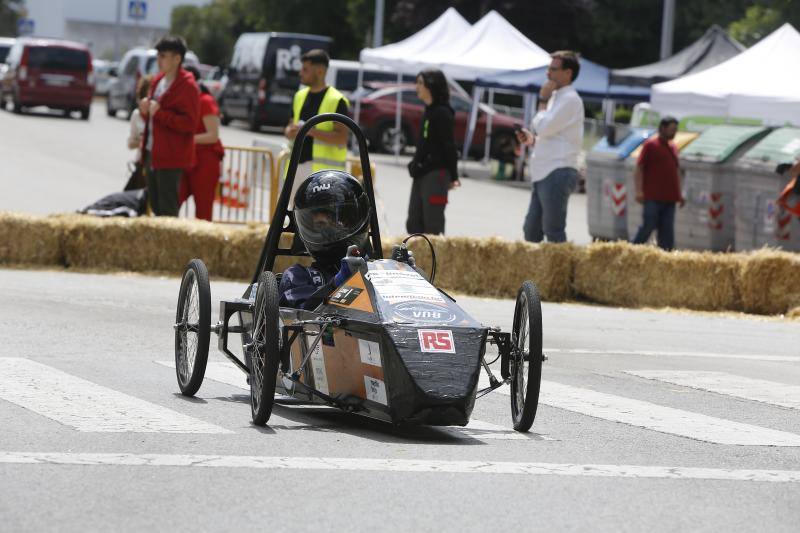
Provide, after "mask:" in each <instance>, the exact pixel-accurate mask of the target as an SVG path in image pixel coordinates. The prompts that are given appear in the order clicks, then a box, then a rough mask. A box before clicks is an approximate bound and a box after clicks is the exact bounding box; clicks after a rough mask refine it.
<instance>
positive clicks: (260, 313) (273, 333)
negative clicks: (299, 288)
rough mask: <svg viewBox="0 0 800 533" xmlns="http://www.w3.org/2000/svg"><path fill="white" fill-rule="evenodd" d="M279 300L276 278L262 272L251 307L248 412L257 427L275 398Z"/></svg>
mask: <svg viewBox="0 0 800 533" xmlns="http://www.w3.org/2000/svg"><path fill="white" fill-rule="evenodd" d="M279 302H280V294H279V293H278V280H277V279H276V278H275V275H274V274H273V273H272V272H262V273H261V276H260V277H259V278H258V289H257V290H256V301H255V306H254V308H253V335H252V338H253V344H252V348H251V356H250V411H251V413H252V415H253V424H255V425H257V426H263V425H264V424H266V423H267V421H268V420H269V417H270V415H271V414H272V405H273V403H274V401H275V382H276V380H277V378H278V364H279V363H280V349H281V330H280V316H279V310H278V305H279Z"/></svg>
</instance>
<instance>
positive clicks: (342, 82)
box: [325, 59, 414, 98]
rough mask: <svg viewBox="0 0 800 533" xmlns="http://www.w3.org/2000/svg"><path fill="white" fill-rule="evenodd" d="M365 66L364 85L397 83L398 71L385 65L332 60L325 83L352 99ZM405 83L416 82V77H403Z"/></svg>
mask: <svg viewBox="0 0 800 533" xmlns="http://www.w3.org/2000/svg"><path fill="white" fill-rule="evenodd" d="M361 65H363V69H364V77H363V81H362V83H369V82H374V81H379V82H388V83H393V82H397V71H396V70H394V69H392V68H390V67H386V66H383V65H375V64H372V63H363V64H362V63H359V62H358V61H345V60H342V59H331V60H330V63H329V64H328V73H327V74H326V75H325V83H326V84H328V85H330V86H333V87H336V88H337V89H339V91H341V93H342V94H344V95H345V96H346V97H348V98H350V96H351V95H352V94H353V92H354V91H355V90H356V89H357V88H358V69H359V66H361ZM403 81H404V82H411V83H413V82H414V76H407V75H406V76H403Z"/></svg>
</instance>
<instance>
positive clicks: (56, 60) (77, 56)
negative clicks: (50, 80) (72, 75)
mask: <svg viewBox="0 0 800 533" xmlns="http://www.w3.org/2000/svg"><path fill="white" fill-rule="evenodd" d="M28 66H29V67H31V68H40V69H48V70H78V71H86V70H89V54H87V53H86V52H85V51H84V50H75V49H74V48H59V47H56V46H32V47H30V48H28Z"/></svg>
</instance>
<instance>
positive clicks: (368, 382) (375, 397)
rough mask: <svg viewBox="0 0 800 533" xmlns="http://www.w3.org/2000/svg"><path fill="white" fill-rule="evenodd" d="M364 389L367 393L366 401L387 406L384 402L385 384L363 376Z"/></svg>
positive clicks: (385, 401)
mask: <svg viewBox="0 0 800 533" xmlns="http://www.w3.org/2000/svg"><path fill="white" fill-rule="evenodd" d="M364 388H365V389H366V391H367V400H372V401H373V402H377V403H380V404H383V405H388V404H389V402H388V401H387V400H386V384H384V382H383V381H381V380H379V379H375V378H371V377H369V376H364Z"/></svg>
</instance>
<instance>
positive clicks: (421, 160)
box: [406, 70, 461, 234]
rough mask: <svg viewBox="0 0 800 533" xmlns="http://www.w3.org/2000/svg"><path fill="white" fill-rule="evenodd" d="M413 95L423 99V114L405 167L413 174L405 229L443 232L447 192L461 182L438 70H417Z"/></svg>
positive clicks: (446, 93) (444, 83)
mask: <svg viewBox="0 0 800 533" xmlns="http://www.w3.org/2000/svg"><path fill="white" fill-rule="evenodd" d="M417 96H418V97H419V98H420V100H422V101H423V102H425V115H424V116H423V117H422V128H421V130H420V133H419V137H418V140H417V151H416V153H415V154H414V159H412V160H411V162H410V163H409V164H408V171H409V174H411V177H412V178H414V184H413V185H412V186H411V199H410V200H409V203H408V219H407V220H406V230H407V231H408V232H409V233H433V234H437V233H444V208H445V206H446V205H447V192H448V191H449V190H450V189H454V188H456V187H460V186H461V182H460V181H459V180H458V170H457V167H456V164H457V161H458V154H457V153H456V145H455V139H454V137H453V126H454V122H455V112H454V111H453V108H452V107H450V89H449V87H448V85H447V78H445V76H444V74H443V73H442V71H441V70H423V71H422V72H420V73H419V74H417Z"/></svg>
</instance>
